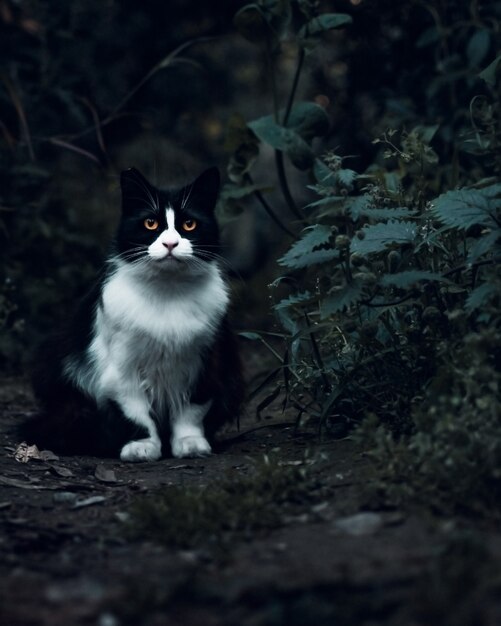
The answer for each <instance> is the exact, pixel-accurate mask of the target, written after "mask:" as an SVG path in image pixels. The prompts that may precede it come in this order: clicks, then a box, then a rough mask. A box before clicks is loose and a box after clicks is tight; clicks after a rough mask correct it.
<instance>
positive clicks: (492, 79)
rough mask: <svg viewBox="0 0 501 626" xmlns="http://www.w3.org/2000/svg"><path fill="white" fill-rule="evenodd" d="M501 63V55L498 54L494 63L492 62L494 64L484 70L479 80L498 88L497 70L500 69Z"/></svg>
mask: <svg viewBox="0 0 501 626" xmlns="http://www.w3.org/2000/svg"><path fill="white" fill-rule="evenodd" d="M499 63H501V54H498V56H497V57H496V58H495V59H494V61H492V63H489V65H488V66H487V67H486V68H484V69H483V70H482V71H481V72H480V74H479V75H478V77H479V78H481V79H482V80H484V81H485V82H486V83H487V84H488V85H490V86H491V87H495V86H496V82H497V69H498V65H499Z"/></svg>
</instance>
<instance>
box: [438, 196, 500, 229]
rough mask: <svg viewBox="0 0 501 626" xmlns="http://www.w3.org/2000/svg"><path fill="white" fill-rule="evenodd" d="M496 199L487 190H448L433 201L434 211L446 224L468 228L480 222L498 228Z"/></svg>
mask: <svg viewBox="0 0 501 626" xmlns="http://www.w3.org/2000/svg"><path fill="white" fill-rule="evenodd" d="M495 203H496V201H495V200H494V199H492V198H490V197H488V196H487V195H486V190H485V189H484V190H482V191H480V190H477V189H457V190H454V191H447V192H446V193H443V194H442V195H441V196H439V197H438V198H437V199H436V200H434V201H433V203H432V208H431V210H432V212H433V213H434V215H435V216H436V217H437V218H438V219H439V220H440V221H441V222H442V223H443V224H445V225H446V226H449V227H450V228H457V229H459V230H467V229H468V228H470V226H473V225H475V224H479V225H481V226H486V227H489V228H497V224H496V221H495V219H494V218H493V215H494V212H495Z"/></svg>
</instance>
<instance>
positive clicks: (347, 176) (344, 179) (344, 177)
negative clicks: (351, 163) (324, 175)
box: [336, 169, 358, 188]
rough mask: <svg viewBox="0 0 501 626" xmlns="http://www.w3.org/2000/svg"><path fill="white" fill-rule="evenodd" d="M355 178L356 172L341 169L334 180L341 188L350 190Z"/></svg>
mask: <svg viewBox="0 0 501 626" xmlns="http://www.w3.org/2000/svg"><path fill="white" fill-rule="evenodd" d="M357 176H358V174H357V172H355V171H354V170H350V169H341V170H338V171H337V172H336V179H337V180H338V182H339V183H340V184H341V185H342V186H343V187H349V188H351V187H352V185H353V181H355V180H356V178H357Z"/></svg>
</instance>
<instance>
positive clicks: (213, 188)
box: [190, 167, 221, 211]
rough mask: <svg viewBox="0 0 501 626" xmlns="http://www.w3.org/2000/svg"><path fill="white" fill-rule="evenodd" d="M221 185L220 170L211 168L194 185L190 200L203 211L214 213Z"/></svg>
mask: <svg viewBox="0 0 501 626" xmlns="http://www.w3.org/2000/svg"><path fill="white" fill-rule="evenodd" d="M220 184H221V177H220V175H219V170H218V169H217V167H210V168H209V169H208V170H205V172H202V174H200V176H199V177H198V178H197V179H196V180H195V182H194V183H192V185H191V193H190V199H192V200H193V201H194V202H196V203H197V206H199V207H200V208H201V209H204V210H206V211H214V208H215V207H216V202H217V196H218V194H219V187H220Z"/></svg>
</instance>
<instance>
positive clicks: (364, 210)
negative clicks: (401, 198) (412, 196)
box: [347, 194, 415, 221]
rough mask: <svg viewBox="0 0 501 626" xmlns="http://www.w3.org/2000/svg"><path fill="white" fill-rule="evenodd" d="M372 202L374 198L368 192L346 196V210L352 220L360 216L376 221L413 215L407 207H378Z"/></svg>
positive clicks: (413, 212)
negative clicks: (351, 196) (350, 196)
mask: <svg viewBox="0 0 501 626" xmlns="http://www.w3.org/2000/svg"><path fill="white" fill-rule="evenodd" d="M373 202H374V200H373V199H372V198H371V196H369V195H368V194H365V195H363V196H356V197H354V198H347V203H348V207H347V210H348V213H349V215H350V216H351V218H352V219H353V221H356V220H358V219H359V218H360V217H362V216H365V217H368V218H369V219H371V220H375V221H377V220H388V219H392V218H396V219H398V218H400V217H412V216H413V215H415V211H411V210H410V209H408V208H407V207H396V208H391V207H382V208H378V207H375V206H373Z"/></svg>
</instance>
